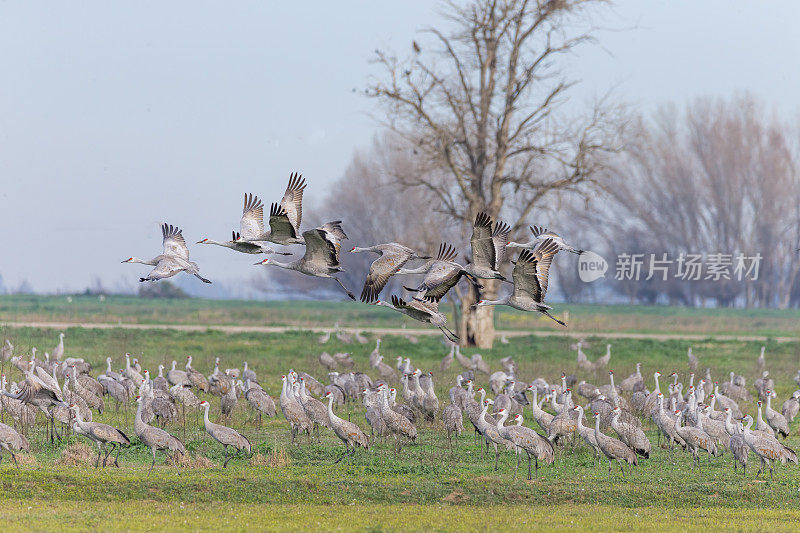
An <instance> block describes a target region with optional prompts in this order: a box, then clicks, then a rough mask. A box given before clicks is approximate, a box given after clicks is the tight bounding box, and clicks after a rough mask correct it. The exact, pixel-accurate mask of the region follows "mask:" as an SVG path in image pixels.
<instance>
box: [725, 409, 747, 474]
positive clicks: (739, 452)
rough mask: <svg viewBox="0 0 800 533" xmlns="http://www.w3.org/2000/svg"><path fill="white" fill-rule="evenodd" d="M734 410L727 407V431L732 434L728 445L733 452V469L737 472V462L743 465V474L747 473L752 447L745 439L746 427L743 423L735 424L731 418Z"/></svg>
mask: <svg viewBox="0 0 800 533" xmlns="http://www.w3.org/2000/svg"><path fill="white" fill-rule="evenodd" d="M732 417H733V412H732V411H731V410H730V409H729V408H727V407H726V408H725V431H727V432H728V435H730V441H729V443H728V446H729V447H730V450H731V454H733V471H734V472H736V468H737V464H741V465H742V472H743V475H747V459H748V455H750V447H749V446H748V445H747V443H746V442H745V441H744V429H743V427H742V423H741V422H740V421H739V422H736V424H733V421H732V420H731V418H732Z"/></svg>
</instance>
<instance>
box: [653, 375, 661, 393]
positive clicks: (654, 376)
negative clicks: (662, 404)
mask: <svg viewBox="0 0 800 533" xmlns="http://www.w3.org/2000/svg"><path fill="white" fill-rule="evenodd" d="M653 379H655V380H656V390H655V392H661V389H660V388H659V387H658V374H653Z"/></svg>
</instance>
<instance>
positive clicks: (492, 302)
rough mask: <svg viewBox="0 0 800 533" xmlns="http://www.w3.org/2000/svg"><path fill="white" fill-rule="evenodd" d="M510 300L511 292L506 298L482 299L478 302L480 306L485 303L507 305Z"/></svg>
mask: <svg viewBox="0 0 800 533" xmlns="http://www.w3.org/2000/svg"><path fill="white" fill-rule="evenodd" d="M509 300H511V295H510V294H509V295H508V296H506V297H505V298H500V299H499V300H481V301H480V302H478V304H477V306H478V307H483V306H485V305H506V304H507V303H508V302H509Z"/></svg>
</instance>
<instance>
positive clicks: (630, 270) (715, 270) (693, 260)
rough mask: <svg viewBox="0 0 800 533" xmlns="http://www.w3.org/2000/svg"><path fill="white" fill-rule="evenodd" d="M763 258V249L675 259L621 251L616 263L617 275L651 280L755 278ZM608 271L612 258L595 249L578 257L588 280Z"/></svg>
mask: <svg viewBox="0 0 800 533" xmlns="http://www.w3.org/2000/svg"><path fill="white" fill-rule="evenodd" d="M761 259H762V255H761V254H760V253H756V254H752V255H746V254H744V253H737V254H732V253H730V254H725V253H719V252H717V253H708V254H701V253H680V254H678V256H677V257H676V258H674V259H673V258H670V257H669V254H667V253H662V254H658V255H656V254H629V253H620V254H619V255H617V257H616V262H615V264H614V269H615V271H614V279H615V280H617V281H639V280H644V281H649V280H651V279H653V278H654V277H655V278H657V279H660V280H662V281H666V280H667V279H669V278H673V279H679V280H682V281H701V280H702V281H725V280H731V281H733V280H735V281H743V280H751V281H755V280H757V279H758V274H759V267H760V266H761ZM607 271H608V262H607V261H606V260H605V259H603V257H602V256H600V255H598V254H596V253H594V252H590V251H586V252H584V253H583V254H581V256H580V257H579V258H578V276H579V277H580V279H581V281H583V282H584V283H591V282H593V281H597V280H598V279H600V278H604V277H605V274H606V272H607Z"/></svg>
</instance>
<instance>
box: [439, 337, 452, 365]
mask: <svg viewBox="0 0 800 533" xmlns="http://www.w3.org/2000/svg"><path fill="white" fill-rule="evenodd" d="M455 353H456V345H455V344H453V343H452V342H451V343H450V351H449V352H448V353H447V355H445V356H444V357H442V362H441V363H440V364H439V368H440V369H441V371H442V372H444V371H445V370H450V365H452V364H453V359H454V358H455Z"/></svg>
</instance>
